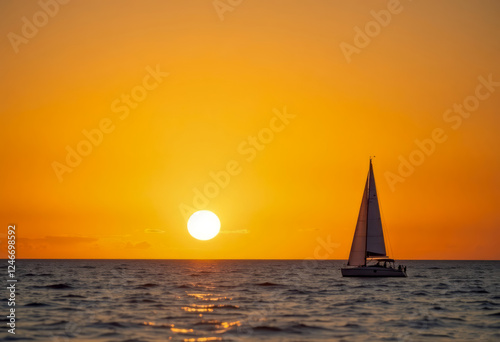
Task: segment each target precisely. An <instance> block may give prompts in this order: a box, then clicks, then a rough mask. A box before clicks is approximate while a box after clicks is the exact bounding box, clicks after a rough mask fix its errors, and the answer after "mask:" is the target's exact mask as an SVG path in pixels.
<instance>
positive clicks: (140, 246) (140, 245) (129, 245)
mask: <svg viewBox="0 0 500 342" xmlns="http://www.w3.org/2000/svg"><path fill="white" fill-rule="evenodd" d="M149 247H151V244H150V243H149V242H146V241H142V242H139V243H136V244H133V243H130V242H127V245H126V246H125V248H127V249H147V248H149Z"/></svg>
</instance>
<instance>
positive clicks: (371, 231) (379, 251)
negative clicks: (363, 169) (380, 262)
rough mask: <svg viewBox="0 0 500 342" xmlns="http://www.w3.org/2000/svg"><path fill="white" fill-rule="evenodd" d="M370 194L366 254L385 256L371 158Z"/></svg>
mask: <svg viewBox="0 0 500 342" xmlns="http://www.w3.org/2000/svg"><path fill="white" fill-rule="evenodd" d="M369 177H370V179H369V196H368V222H367V224H366V226H367V228H366V231H367V233H366V256H367V257H373V256H385V255H386V252H385V242H384V232H383V231H382V221H381V219H380V208H379V204H378V196H377V187H376V186H375V177H374V176H373V168H372V163H371V160H370V173H369Z"/></svg>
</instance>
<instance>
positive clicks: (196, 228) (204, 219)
mask: <svg viewBox="0 0 500 342" xmlns="http://www.w3.org/2000/svg"><path fill="white" fill-rule="evenodd" d="M187 226H188V232H189V234H191V236H192V237H194V238H195V239H198V240H210V239H213V238H214V237H216V236H217V234H219V230H220V221H219V218H218V217H217V215H215V214H214V213H213V212H211V211H210V210H199V211H197V212H195V213H194V214H193V215H191V217H190V218H189V220H188V223H187Z"/></svg>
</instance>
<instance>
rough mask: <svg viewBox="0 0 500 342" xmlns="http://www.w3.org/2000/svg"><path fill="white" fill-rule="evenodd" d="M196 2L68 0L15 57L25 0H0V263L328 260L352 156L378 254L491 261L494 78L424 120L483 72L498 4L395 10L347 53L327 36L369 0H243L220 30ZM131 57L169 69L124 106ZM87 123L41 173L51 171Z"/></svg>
mask: <svg viewBox="0 0 500 342" xmlns="http://www.w3.org/2000/svg"><path fill="white" fill-rule="evenodd" d="M212 2H213V1H196V2H195V1H163V0H149V1H148V2H147V5H145V4H144V3H143V2H140V1H124V2H123V3H122V2H116V1H70V2H68V4H66V5H61V6H60V9H59V11H58V13H57V14H56V15H55V16H54V17H50V20H49V23H48V24H47V25H45V26H43V27H39V28H36V30H37V31H38V32H37V33H36V35H35V36H33V37H31V38H29V39H28V42H27V43H21V45H19V51H18V52H17V53H16V52H15V51H14V50H13V48H12V46H11V43H10V41H9V38H8V36H7V35H9V33H10V32H13V33H15V34H17V35H22V32H23V25H24V22H23V18H24V17H26V18H27V20H32V18H33V15H34V14H36V13H37V12H38V11H40V5H39V1H0V32H2V33H3V39H2V40H1V41H0V47H1V48H0V50H1V51H2V61H1V63H0V75H1V79H2V82H0V93H1V94H2V95H3V97H2V104H1V105H2V110H1V114H0V127H2V128H3V129H2V134H1V136H0V140H1V141H0V158H1V164H2V165H3V166H2V176H1V177H0V189H1V191H2V196H0V217H1V222H3V223H4V224H5V225H6V224H9V223H15V224H17V227H18V231H17V234H16V240H17V246H18V250H19V254H18V255H17V257H18V258H62V259H64V258H76V259H79V258H83V259H85V258H97V259H99V258H102V259H120V258H139V259H143V258H146V259H169V258H172V259H247V258H250V259H282V258H283V259H306V258H307V259H314V258H317V257H318V258H328V259H346V258H347V257H348V255H349V249H350V245H351V241H352V236H353V233H354V227H355V225H356V219H357V214H358V211H359V205H360V201H361V193H362V191H363V187H364V181H365V179H366V174H367V167H368V157H369V156H370V155H376V156H377V158H376V159H375V160H374V170H375V177H376V181H377V190H378V195H379V197H380V201H381V207H382V213H383V216H384V222H383V223H384V224H385V225H384V227H385V228H387V229H388V232H389V238H390V242H391V245H392V248H393V252H394V253H393V254H392V255H391V256H394V257H396V258H397V259H405V258H409V259H499V258H500V248H498V241H500V229H498V228H499V227H500V215H499V210H498V189H500V177H499V176H498V175H499V174H500V153H499V152H498V146H500V134H498V128H499V127H500V115H499V113H498V109H499V108H500V87H497V86H494V87H493V88H492V89H494V91H493V92H491V93H487V92H486V89H487V88H482V89H481V90H480V91H479V92H478V94H479V95H480V96H481V97H483V98H485V96H487V98H485V99H484V100H481V101H480V102H479V107H478V108H477V110H475V111H473V112H470V115H468V114H467V113H469V112H468V111H467V113H466V114H464V115H463V116H464V117H463V120H462V121H461V125H460V127H458V128H457V129H453V128H452V126H453V125H455V124H456V123H457V122H459V121H456V120H460V117H457V116H455V117H454V119H453V120H455V121H453V122H451V123H450V122H446V121H444V120H443V114H444V113H445V112H446V111H447V110H448V109H452V110H453V106H454V104H462V103H463V101H464V100H465V99H469V100H470V98H468V97H469V96H476V95H475V94H476V91H475V90H476V86H477V85H478V83H479V80H478V77H480V76H483V77H485V78H488V76H489V75H490V74H491V75H492V76H491V77H492V79H493V81H494V82H500V63H498V61H499V60H500V44H499V39H498V37H500V21H499V20H498V13H499V6H500V2H498V1H473V0H470V1H461V2H460V3H459V4H457V1H454V0H442V1H400V2H399V3H400V6H402V8H403V9H402V11H401V12H400V13H399V14H397V15H394V16H393V17H392V20H391V22H390V24H388V25H387V26H384V27H381V30H380V33H379V34H378V35H376V36H374V37H371V36H370V37H367V38H369V41H368V39H364V38H363V39H362V38H358V39H357V41H359V42H361V43H362V44H364V45H365V47H363V48H362V49H360V51H359V53H353V54H352V56H351V57H352V58H351V59H352V60H351V62H350V63H349V62H348V61H347V60H346V58H345V56H344V54H343V53H342V50H341V48H340V44H341V43H342V42H346V43H349V44H353V42H354V41H355V39H354V38H355V34H356V31H355V28H356V27H358V28H361V29H364V28H365V25H366V23H368V22H369V21H371V20H374V19H373V16H372V14H371V13H380V11H383V10H386V9H387V6H388V3H389V2H388V1H387V0H379V1H347V0H346V1H319V0H317V1H299V0H289V1H243V2H242V4H241V5H240V6H238V7H236V8H235V9H234V10H233V11H227V12H225V14H224V15H225V20H224V21H221V20H220V18H219V16H218V14H217V12H216V10H215V9H214V8H213V6H212ZM223 2H224V3H228V2H229V1H223ZM233 2H237V1H233ZM396 2H397V1H390V3H396ZM195 4H196V5H195ZM382 17H383V16H382ZM24 31H31V30H30V29H29V27H28V29H24ZM148 66H149V67H150V68H152V69H156V67H157V66H158V68H159V70H161V72H162V73H167V72H168V73H169V75H168V76H165V77H163V79H161V83H160V82H158V81H157V80H156V79H155V78H148V79H146V81H147V84H148V88H150V89H151V90H147V93H146V95H145V98H144V99H143V100H142V101H138V102H137V103H135V100H134V98H138V97H139V98H141V99H142V97H141V96H142V94H140V92H136V94H135V95H134V96H130V94H131V92H132V91H133V90H134V89H136V90H137V89H139V90H140V89H141V88H140V87H142V86H143V82H144V78H145V77H146V76H147V75H148V73H149V71H148V70H147V68H148ZM156 82H158V83H156ZM136 87H139V88H136ZM490 87H491V86H490ZM153 88H154V89H153ZM122 94H125V95H126V96H129V97H130V101H134V103H133V105H132V106H128V108H129V113H128V115H125V113H124V112H123V111H116V108H115V109H112V105H113V104H114V103H116V102H115V101H116V100H117V99H118V100H120V99H121V98H122ZM138 94H139V95H138ZM471 103H473V102H471ZM121 105H122V104H120V106H121ZM469 106H470V104H469ZM284 107H286V108H287V111H288V112H289V113H290V114H293V115H295V117H294V118H293V119H291V120H290V122H289V124H287V125H284V124H283V122H282V121H273V123H272V126H270V122H271V120H272V119H273V117H274V116H275V113H274V111H273V109H275V108H276V109H278V110H282V109H283V108H284ZM464 110H465V107H464ZM454 115H456V114H454ZM106 118H108V119H109V120H111V122H112V124H113V126H114V130H113V131H112V132H110V133H105V134H104V135H103V137H102V142H101V143H99V144H93V145H92V146H93V148H92V151H91V152H90V153H89V154H88V155H86V156H83V157H82V160H81V161H80V163H79V164H78V165H77V166H75V167H71V172H69V171H68V172H66V173H64V175H63V180H62V181H61V182H60V181H59V179H58V177H57V176H56V174H55V172H54V170H53V168H52V163H53V162H58V163H64V164H66V159H67V156H68V151H67V148H68V147H69V148H71V149H76V148H77V145H78V144H79V142H81V141H84V139H88V138H86V135H87V136H88V135H89V134H90V132H95V131H93V130H94V129H96V128H97V127H99V125H100V123H101V122H102V120H104V119H106ZM269 127H274V130H275V131H273V133H274V135H273V137H272V139H268V140H266V143H265V144H262V145H258V148H257V147H255V148H254V150H245V149H248V148H249V146H250V145H249V143H248V141H249V140H248V139H249V137H255V136H258V134H259V132H269V131H265V130H264V131H263V129H266V128H267V129H268V128H269ZM436 128H442V129H443V130H444V132H445V134H446V135H447V140H446V141H445V142H443V143H439V144H438V145H437V146H436V148H435V150H434V152H432V153H429V155H427V154H425V160H424V161H423V162H422V163H421V164H420V165H419V166H418V167H416V168H415V169H414V170H413V171H412V172H411V175H410V172H408V174H409V175H408V177H405V179H404V182H400V183H397V184H396V185H395V188H394V191H393V190H392V189H391V187H390V186H389V184H388V182H387V180H386V178H385V174H386V172H393V173H397V172H398V167H399V164H400V160H399V158H400V157H403V158H406V159H408V157H409V155H410V153H411V152H412V151H414V150H415V149H416V148H417V145H416V143H415V141H416V140H419V141H420V142H422V141H424V140H425V139H428V138H429V137H430V136H431V133H432V132H433V130H435V129H436ZM84 130H85V132H86V133H85V134H84V133H83V131H84ZM278 130H279V132H278ZM264 137H265V136H264ZM96 139H97V140H96ZM266 139H267V138H266ZM93 140H94V141H98V134H94V135H93ZM241 144H244V145H241ZM239 146H243V147H244V149H243V150H244V151H243V153H240V152H241V151H240V152H238V148H239ZM87 147H88V146H87ZM245 151H247V152H245ZM248 151H250V152H248ZM254 152H255V157H253V156H254ZM71 160H72V161H73V163H76V160H74V158H73V159H71ZM232 160H234V161H236V162H237V163H238V166H239V168H237V167H229V168H228V164H229V163H230V161H232ZM229 165H230V166H231V164H229ZM233 166H234V164H233ZM228 169H229V170H230V171H234V172H232V174H233V175H231V177H230V178H225V177H224V173H222V171H224V172H227V171H228ZM237 171H240V172H237ZM214 179H215V180H214ZM207 184H210V186H209V187H208V188H207V189H209V190H210V191H211V192H210V193H209V196H206V194H205V190H204V187H205V186H206V185H207ZM200 193H201V195H203V196H201V195H200ZM181 204H185V205H186V206H188V207H190V208H192V210H187V214H186V215H183V213H182V212H181V210H180V209H179V207H180V205H181ZM204 208H210V210H212V211H214V212H215V213H217V215H218V216H219V218H220V220H221V222H222V223H223V229H222V231H221V233H220V234H219V235H218V236H217V238H215V239H213V240H210V241H209V242H208V243H207V241H199V240H197V239H194V238H192V237H191V236H189V234H188V232H187V231H186V222H187V220H188V218H189V216H190V215H191V214H192V213H193V212H195V211H196V210H199V209H204ZM0 227H1V229H2V230H0V258H6V257H7V243H6V239H5V238H4V237H2V234H5V233H6V228H7V227H6V226H0ZM328 241H330V242H331V244H330V245H329V244H328ZM200 267H204V263H203V262H202V261H196V262H194V261H193V270H198V269H199V268H200ZM208 271H209V270H208ZM194 272H196V271H193V273H194Z"/></svg>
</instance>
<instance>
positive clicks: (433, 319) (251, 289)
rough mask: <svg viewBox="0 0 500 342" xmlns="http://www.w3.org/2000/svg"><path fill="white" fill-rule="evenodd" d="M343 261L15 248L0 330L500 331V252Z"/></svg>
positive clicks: (277, 337) (29, 335) (316, 337)
mask: <svg viewBox="0 0 500 342" xmlns="http://www.w3.org/2000/svg"><path fill="white" fill-rule="evenodd" d="M5 263H6V261H5ZM343 263H344V262H343V261H333V260H332V261H311V260H309V261H301V260H290V261H283V260H266V261H264V260H263V261H253V260H200V261H196V260H192V261H188V260H184V261H172V260H18V261H17V266H16V277H17V279H18V283H17V285H16V286H17V292H16V330H15V332H16V334H15V335H12V334H9V333H7V329H8V327H7V326H6V323H7V318H6V315H7V314H8V307H7V305H6V300H5V301H4V305H3V306H2V307H3V308H4V313H5V314H2V315H1V316H2V323H3V324H2V325H3V328H2V331H1V332H0V334H1V335H0V336H1V337H0V339H7V340H10V339H15V340H21V341H22V340H32V341H70V340H71V341H169V340H171V341H423V340H429V341H450V340H457V341H499V340H500V262H498V261H407V262H402V263H403V264H406V265H407V267H408V278H342V276H341V274H340V268H341V267H342V265H343ZM4 292H5V296H6V297H7V295H8V294H7V290H4ZM4 337H5V338H4Z"/></svg>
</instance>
